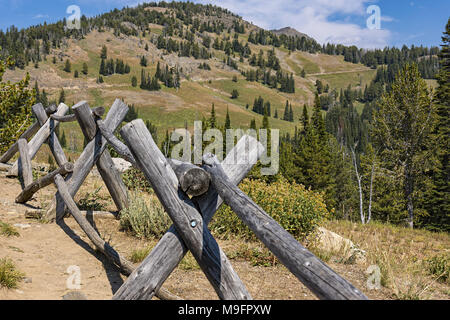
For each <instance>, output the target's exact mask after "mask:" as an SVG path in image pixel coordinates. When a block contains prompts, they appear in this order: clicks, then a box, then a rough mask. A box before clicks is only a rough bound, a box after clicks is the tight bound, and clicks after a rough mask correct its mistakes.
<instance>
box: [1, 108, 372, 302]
mask: <svg viewBox="0 0 450 320" xmlns="http://www.w3.org/2000/svg"><path fill="white" fill-rule="evenodd" d="M32 110H33V113H34V115H35V116H36V119H37V121H36V123H34V124H33V125H32V126H30V127H29V128H28V129H27V130H26V132H25V133H24V134H23V135H22V136H21V137H20V138H19V139H18V141H17V142H16V143H15V144H14V145H13V146H12V147H11V148H10V149H9V150H8V151H7V152H6V153H4V154H3V155H2V156H1V157H0V168H2V169H3V170H5V168H6V170H8V173H7V176H10V177H17V176H20V178H21V179H20V180H21V183H22V187H23V191H22V192H21V193H20V194H19V195H18V196H17V198H16V202H17V203H26V202H28V201H30V200H31V199H32V198H33V196H34V195H35V193H36V192H37V191H39V190H40V189H42V188H45V187H46V186H48V185H50V184H52V183H54V184H55V185H56V187H57V190H58V191H57V193H56V194H55V196H54V198H53V200H52V203H51V205H50V206H49V208H48V209H47V211H46V212H45V213H44V214H43V216H42V218H43V219H45V220H47V221H56V222H59V221H61V219H64V218H65V217H66V216H67V214H70V215H72V217H73V218H74V219H75V220H76V222H77V223H78V224H79V226H80V227H81V229H82V230H83V231H84V232H85V233H86V235H87V236H88V238H89V239H90V240H91V241H92V242H93V244H94V245H95V246H96V247H97V248H98V250H99V251H100V252H101V253H103V254H104V255H105V256H106V257H107V258H108V259H109V260H110V261H111V262H112V263H113V264H115V265H116V266H118V267H119V268H120V270H121V272H122V273H124V274H125V275H127V276H128V279H127V281H126V282H125V283H124V284H123V285H122V286H121V287H120V288H119V290H118V291H117V292H116V293H115V294H114V296H113V299H114V300H145V299H151V298H153V297H154V296H156V297H158V298H160V299H165V300H173V299H180V298H179V297H177V296H175V295H173V294H171V293H170V292H169V291H167V290H165V289H164V288H163V287H162V285H163V284H164V282H165V281H166V279H167V278H168V277H169V276H170V274H171V273H172V272H173V271H174V270H175V268H176V267H177V266H178V264H179V263H180V262H181V260H182V259H183V257H184V256H185V255H186V254H187V253H188V251H190V252H191V253H192V254H193V256H194V257H195V259H196V261H197V262H198V264H199V266H200V267H201V269H202V271H203V272H204V273H205V275H206V277H207V279H208V280H209V282H210V283H211V285H212V287H213V288H214V290H215V291H216V293H217V295H218V297H219V298H220V299H225V300H250V299H252V297H251V295H250V293H249V292H248V290H247V288H246V287H245V285H244V283H243V282H242V281H241V279H240V278H239V276H238V274H237V273H236V272H235V271H234V269H233V267H232V265H231V263H230V261H229V260H228V258H227V256H226V255H225V253H224V252H223V251H222V249H221V248H220V246H219V245H218V243H217V241H216V240H215V239H214V237H213V236H212V235H211V233H210V231H209V229H208V224H209V223H210V221H211V220H212V218H213V216H214V214H215V213H216V212H217V210H218V209H219V208H220V207H221V205H222V204H223V203H226V204H227V205H229V206H230V207H231V209H232V210H233V211H234V213H235V214H236V215H237V216H238V217H239V218H240V219H241V220H242V221H243V222H244V223H245V224H246V225H247V226H248V227H249V228H250V229H251V230H252V231H253V232H254V233H255V235H256V236H257V237H258V238H259V239H260V240H261V241H262V242H263V243H264V245H266V246H267V248H268V249H269V250H270V251H271V252H272V253H273V254H274V255H275V256H276V257H277V258H278V259H279V261H280V262H281V263H283V264H284V265H285V266H286V267H287V268H288V269H289V270H290V271H291V272H292V273H293V274H294V275H295V276H296V277H297V278H298V280H300V281H301V282H302V283H303V284H304V285H305V286H306V287H308V288H309V289H310V290H311V291H312V292H313V293H314V294H315V295H316V296H317V297H318V298H320V299H331V300H366V299H367V297H366V296H365V295H364V294H363V293H362V292H361V291H359V290H358V289H357V288H355V287H354V286H353V285H352V284H351V283H349V282H348V281H347V280H345V279H344V278H342V277H341V276H339V275H338V274H337V273H336V272H334V271H333V270H332V269H331V268H330V267H328V266H327V265H326V264H325V263H323V262H322V261H321V260H320V259H318V258H317V257H316V256H314V255H313V254H312V253H311V252H310V251H308V250H307V249H306V248H304V247H303V246H302V245H301V244H300V243H299V242H298V241H297V240H296V239H295V238H294V237H293V236H292V235H291V234H289V233H288V232H287V231H286V230H284V229H283V228H282V227H281V226H280V225H279V224H278V223H277V222H276V221H275V220H274V219H273V218H271V217H270V216H269V215H268V214H267V213H266V212H264V210H263V209H262V208H260V207H259V206H258V205H257V204H256V203H255V202H254V201H253V200H252V199H250V198H249V197H248V196H247V195H246V194H244V193H243V192H242V191H241V190H240V189H239V188H238V185H239V183H240V182H241V181H242V180H243V179H244V178H245V177H246V176H247V174H248V173H249V172H250V170H251V169H252V168H253V166H254V165H255V164H256V163H257V162H258V159H259V158H260V156H261V155H262V154H263V152H264V147H263V146H262V145H261V144H260V143H259V142H258V141H257V140H256V139H255V138H253V137H251V136H244V137H243V138H242V139H241V140H240V141H239V142H238V143H237V145H236V146H235V148H234V149H233V150H232V151H231V152H230V154H229V155H228V156H227V157H226V159H225V160H224V161H223V162H222V163H220V162H219V161H218V160H217V158H216V157H215V156H214V155H211V154H207V155H204V157H203V162H204V164H203V166H202V167H199V166H195V165H192V164H189V163H183V162H180V161H177V160H172V159H167V158H166V157H164V155H163V153H162V152H161V150H160V149H159V148H158V146H157V145H156V143H155V141H154V140H153V137H152V135H151V134H150V132H149V131H148V129H147V127H146V126H145V124H144V122H143V121H142V120H140V119H138V120H135V121H132V122H130V123H128V124H126V125H125V126H124V127H123V128H122V129H121V130H120V134H121V136H122V138H123V140H124V141H125V143H123V142H121V141H120V140H119V139H118V138H117V137H116V136H115V135H114V132H115V131H116V130H117V129H118V128H119V126H120V125H121V124H122V122H123V121H124V119H125V116H126V114H127V112H128V110H129V109H128V106H127V105H126V104H125V103H124V102H122V101H120V100H119V99H117V100H116V101H115V102H114V103H113V105H112V106H111V108H110V109H109V112H108V113H107V115H106V116H105V118H104V120H103V119H102V117H103V116H104V114H105V109H104V108H103V107H99V108H95V109H91V108H90V107H89V105H88V103H87V102H85V101H82V102H80V103H78V104H76V105H75V106H73V107H72V110H73V114H71V115H66V114H67V112H68V111H69V107H68V106H67V105H65V104H63V103H62V104H60V105H59V106H58V107H56V106H51V107H49V108H47V109H44V107H43V106H42V105H41V104H37V105H35V106H33V108H32ZM75 121H77V122H78V124H79V126H80V128H81V131H82V132H83V135H84V137H85V138H86V140H87V141H89V143H88V144H87V145H86V147H85V148H84V150H83V152H82V153H81V155H80V157H79V158H78V160H77V161H76V162H75V163H74V164H72V163H69V162H68V161H67V158H66V156H65V154H64V151H63V148H62V147H61V144H60V142H59V140H58V137H57V135H56V133H55V129H56V128H57V127H58V126H59V124H60V123H62V122H75ZM44 143H47V144H48V146H49V147H50V150H51V152H52V154H53V156H54V157H55V160H56V162H57V164H58V168H57V169H56V170H54V171H53V172H51V173H49V174H48V175H46V176H44V177H42V178H40V179H38V180H36V181H33V174H32V165H31V161H32V159H33V158H34V157H35V156H36V154H37V152H38V150H39V149H40V147H41V146H42V145H43V144H44ZM108 144H109V145H111V146H112V147H113V148H114V149H115V150H116V151H117V152H118V153H119V154H120V155H121V156H122V157H123V158H124V159H125V160H127V161H129V162H130V163H131V164H132V165H133V166H134V167H135V168H137V169H138V170H141V171H142V172H143V174H144V175H145V177H146V179H147V180H148V181H149V182H150V184H151V186H152V188H153V190H154V191H155V194H156V195H157V197H158V199H159V201H160V202H161V204H162V205H163V206H164V208H165V210H166V212H167V213H168V215H169V216H170V218H171V220H172V221H173V226H171V227H170V229H169V230H168V231H167V233H166V234H165V235H164V236H163V237H162V238H161V240H160V241H159V243H158V244H157V245H156V246H155V247H154V249H153V250H152V251H151V252H150V254H149V255H148V256H147V258H146V259H145V260H144V261H143V262H142V263H141V264H140V265H139V267H137V268H136V269H135V268H134V267H133V265H132V263H130V262H129V261H127V260H126V259H125V258H124V257H122V256H121V255H120V254H119V253H118V252H117V251H116V250H115V249H114V248H112V247H111V246H110V245H109V244H108V243H107V242H105V241H104V240H103V239H102V238H101V236H100V235H99V234H98V232H97V231H96V230H95V229H94V228H93V227H92V225H91V224H90V223H89V222H88V220H87V219H86V218H85V216H84V215H83V214H82V212H81V211H80V210H79V208H78V207H77V204H76V203H75V201H74V197H75V195H76V193H77V192H78V190H79V189H80V187H81V186H82V184H83V182H84V181H85V179H86V178H87V176H88V174H89V172H90V171H91V170H92V169H93V167H94V166H96V167H97V169H98V171H99V173H100V175H101V177H102V179H103V181H104V182H105V185H106V187H107V189H108V191H109V193H110V195H111V197H112V199H113V201H114V203H115V205H116V207H117V210H118V211H119V212H120V211H121V210H123V209H124V208H127V206H128V201H129V199H128V192H127V188H126V186H125V184H124V183H123V181H122V179H121V176H120V173H119V172H118V170H117V169H116V167H115V165H114V162H113V160H112V158H111V155H110V153H109V152H108V150H107V148H106V147H107V145H108ZM17 152H18V153H19V158H18V160H17V161H15V162H14V163H13V164H11V165H10V164H7V163H8V161H10V160H11V159H12V158H13V157H14V155H15V154H16V153H17Z"/></svg>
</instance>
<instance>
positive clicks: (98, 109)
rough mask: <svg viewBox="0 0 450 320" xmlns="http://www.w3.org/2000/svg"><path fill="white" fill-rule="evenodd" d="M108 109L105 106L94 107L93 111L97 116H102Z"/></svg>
mask: <svg viewBox="0 0 450 320" xmlns="http://www.w3.org/2000/svg"><path fill="white" fill-rule="evenodd" d="M105 112H106V109H105V108H104V107H96V108H94V109H92V113H93V114H94V115H95V116H96V117H97V118H101V117H103V115H104V114H105Z"/></svg>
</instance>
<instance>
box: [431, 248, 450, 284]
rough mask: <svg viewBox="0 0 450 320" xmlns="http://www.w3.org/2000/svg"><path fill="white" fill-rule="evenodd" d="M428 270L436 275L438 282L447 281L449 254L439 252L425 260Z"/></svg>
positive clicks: (449, 273)
mask: <svg viewBox="0 0 450 320" xmlns="http://www.w3.org/2000/svg"><path fill="white" fill-rule="evenodd" d="M426 263H427V268H428V272H429V273H430V274H431V275H434V276H436V277H437V280H438V281H440V282H449V279H450V277H449V275H450V255H449V254H445V253H444V254H441V255H437V256H434V257H432V258H430V259H428V260H426Z"/></svg>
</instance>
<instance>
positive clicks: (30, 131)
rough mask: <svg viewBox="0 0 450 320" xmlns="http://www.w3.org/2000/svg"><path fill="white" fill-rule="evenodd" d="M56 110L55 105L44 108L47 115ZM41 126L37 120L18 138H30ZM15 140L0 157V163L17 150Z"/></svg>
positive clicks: (9, 157) (4, 161)
mask: <svg viewBox="0 0 450 320" xmlns="http://www.w3.org/2000/svg"><path fill="white" fill-rule="evenodd" d="M56 110H57V108H56V105H51V106H50V107H48V108H46V109H45V112H46V114H47V115H51V114H53V113H55V112H56ZM40 127H41V126H40V125H39V122H35V123H33V124H32V125H31V126H30V127H29V128H28V129H27V130H26V131H25V132H24V133H23V134H22V135H21V136H20V139H26V140H28V139H30V138H31V137H32V136H34V134H35V133H36V132H38V130H39V128H40ZM18 147H19V146H18V144H17V142H16V143H14V144H13V145H12V146H11V147H10V148H9V149H8V151H6V152H5V153H4V154H3V155H2V156H1V158H0V163H7V162H8V161H9V160H11V158H12V157H14V155H15V154H16V153H17V152H18V151H19V148H18Z"/></svg>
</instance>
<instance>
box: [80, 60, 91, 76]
mask: <svg viewBox="0 0 450 320" xmlns="http://www.w3.org/2000/svg"><path fill="white" fill-rule="evenodd" d="M81 72H82V73H83V74H84V75H87V74H88V72H89V68H88V65H87V63H86V62H85V63H83V68H82V70H81Z"/></svg>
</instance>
